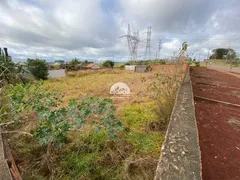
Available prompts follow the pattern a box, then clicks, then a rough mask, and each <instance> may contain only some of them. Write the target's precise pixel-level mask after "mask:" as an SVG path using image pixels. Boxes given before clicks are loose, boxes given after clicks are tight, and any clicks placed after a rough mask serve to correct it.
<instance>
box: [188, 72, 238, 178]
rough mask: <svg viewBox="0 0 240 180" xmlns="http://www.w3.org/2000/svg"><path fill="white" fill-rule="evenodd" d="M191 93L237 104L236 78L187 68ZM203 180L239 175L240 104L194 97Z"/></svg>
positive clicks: (236, 176)
mask: <svg viewBox="0 0 240 180" xmlns="http://www.w3.org/2000/svg"><path fill="white" fill-rule="evenodd" d="M191 79H192V83H193V93H194V95H195V96H201V97H206V98H210V99H215V100H221V101H225V102H229V103H234V104H239V105H240V79H239V78H237V77H235V76H232V75H229V74H226V73H223V72H219V71H216V70H212V69H207V68H197V67H192V68H191ZM195 114H196V119H197V125H198V130H199V143H200V149H201V158H202V171H203V180H239V179H240V108H239V107H234V106H229V105H224V104H222V103H215V102H212V101H206V100H203V99H200V98H195Z"/></svg>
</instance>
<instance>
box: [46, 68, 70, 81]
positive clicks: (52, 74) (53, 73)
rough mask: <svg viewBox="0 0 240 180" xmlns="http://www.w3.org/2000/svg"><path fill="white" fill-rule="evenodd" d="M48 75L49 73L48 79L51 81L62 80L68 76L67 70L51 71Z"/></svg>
mask: <svg viewBox="0 0 240 180" xmlns="http://www.w3.org/2000/svg"><path fill="white" fill-rule="evenodd" d="M48 73H49V74H48V78H50V79H54V78H61V77H65V76H66V73H65V69H58V70H49V71H48Z"/></svg>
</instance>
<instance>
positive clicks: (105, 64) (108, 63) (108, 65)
mask: <svg viewBox="0 0 240 180" xmlns="http://www.w3.org/2000/svg"><path fill="white" fill-rule="evenodd" d="M102 66H103V67H106V68H113V67H114V62H113V61H110V60H106V61H104V62H103V64H102Z"/></svg>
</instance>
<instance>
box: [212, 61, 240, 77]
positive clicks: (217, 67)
mask: <svg viewBox="0 0 240 180" xmlns="http://www.w3.org/2000/svg"><path fill="white" fill-rule="evenodd" d="M208 68H209V69H215V70H218V71H222V72H225V73H227V74H232V75H234V76H237V77H239V78H240V67H233V68H232V72H230V67H228V66H221V65H216V64H208Z"/></svg>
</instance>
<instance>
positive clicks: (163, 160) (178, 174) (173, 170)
mask: <svg viewBox="0 0 240 180" xmlns="http://www.w3.org/2000/svg"><path fill="white" fill-rule="evenodd" d="M154 179H155V180H166V179H168V180H178V179H179V180H201V179H202V165H201V155H200V147H199V138H198V129H197V123H196V118H195V108H194V99H193V92H192V83H191V79H190V74H189V68H188V70H187V72H186V74H185V78H184V80H183V82H182V84H181V87H180V89H179V91H178V94H177V98H176V102H175V105H174V108H173V112H172V115H171V118H170V122H169V125H168V129H167V132H166V135H165V141H164V143H163V145H162V150H161V155H160V159H159V162H158V166H157V169H156V174H155V178H154Z"/></svg>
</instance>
